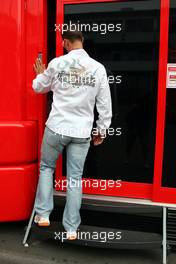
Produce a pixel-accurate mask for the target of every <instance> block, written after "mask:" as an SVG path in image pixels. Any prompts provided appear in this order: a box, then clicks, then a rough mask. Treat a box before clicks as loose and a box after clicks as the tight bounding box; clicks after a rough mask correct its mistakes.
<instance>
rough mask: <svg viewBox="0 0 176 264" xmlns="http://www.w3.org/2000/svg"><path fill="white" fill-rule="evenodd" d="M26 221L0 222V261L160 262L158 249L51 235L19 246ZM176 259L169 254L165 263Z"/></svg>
mask: <svg viewBox="0 0 176 264" xmlns="http://www.w3.org/2000/svg"><path fill="white" fill-rule="evenodd" d="M25 225H26V223H24V222H20V223H5V224H4V223H0V263H1V264H21V263H23V264H28V263H29V264H35V263H37V264H41V263H42V264H55V263H64V264H71V263H72V264H82V263H84V264H92V263H94V264H115V263H116V264H117V263H118V264H160V263H162V262H161V251H160V250H152V251H151V250H139V251H134V250H112V249H101V248H90V247H83V246H75V245H71V244H66V243H64V244H62V243H59V242H57V241H55V240H51V239H48V240H47V239H43V238H41V239H39V237H38V239H36V238H33V243H32V244H31V245H30V247H29V248H25V247H23V246H22V239H23V235H24V227H25ZM175 263H176V254H173V253H172V254H170V256H169V262H168V264H175Z"/></svg>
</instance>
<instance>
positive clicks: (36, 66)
mask: <svg viewBox="0 0 176 264" xmlns="http://www.w3.org/2000/svg"><path fill="white" fill-rule="evenodd" d="M45 69H46V68H45V64H43V62H42V61H41V60H40V59H38V58H37V59H36V61H35V64H34V70H35V72H36V74H40V73H43V72H44V70H45Z"/></svg>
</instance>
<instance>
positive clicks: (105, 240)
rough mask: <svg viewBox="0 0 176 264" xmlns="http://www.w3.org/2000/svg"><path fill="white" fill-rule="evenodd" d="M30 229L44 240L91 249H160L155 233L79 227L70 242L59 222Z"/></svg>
mask: <svg viewBox="0 0 176 264" xmlns="http://www.w3.org/2000/svg"><path fill="white" fill-rule="evenodd" d="M32 229H33V231H34V232H35V233H36V234H39V235H40V237H41V235H44V237H45V238H46V237H48V238H52V239H55V240H56V241H59V242H63V243H74V244H77V245H84V246H92V247H104V248H108V247H109V248H122V249H127V248H128V249H129V248H131V249H139V248H141V249H142V248H160V247H161V245H162V236H161V235H159V234H155V233H146V232H136V231H129V230H119V229H114V228H105V227H98V226H89V225H80V226H79V229H78V238H77V239H76V240H74V241H71V240H67V239H66V233H65V231H64V229H63V227H62V224H61V223H60V222H51V225H50V227H42V228H41V227H38V226H37V225H35V224H33V226H32Z"/></svg>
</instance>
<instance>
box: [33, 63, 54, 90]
mask: <svg viewBox="0 0 176 264" xmlns="http://www.w3.org/2000/svg"><path fill="white" fill-rule="evenodd" d="M53 71H54V69H53V68H52V61H51V62H50V63H49V64H48V67H47V69H46V70H44V72H43V73H41V74H38V75H37V76H36V78H35V79H34V80H33V83H32V88H33V89H34V91H35V92H36V93H47V92H49V91H50V90H51V89H52V80H53Z"/></svg>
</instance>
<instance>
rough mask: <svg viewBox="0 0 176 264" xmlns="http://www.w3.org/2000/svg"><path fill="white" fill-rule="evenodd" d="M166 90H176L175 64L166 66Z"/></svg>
mask: <svg viewBox="0 0 176 264" xmlns="http://www.w3.org/2000/svg"><path fill="white" fill-rule="evenodd" d="M167 88H176V64H175V63H168V64H167Z"/></svg>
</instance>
